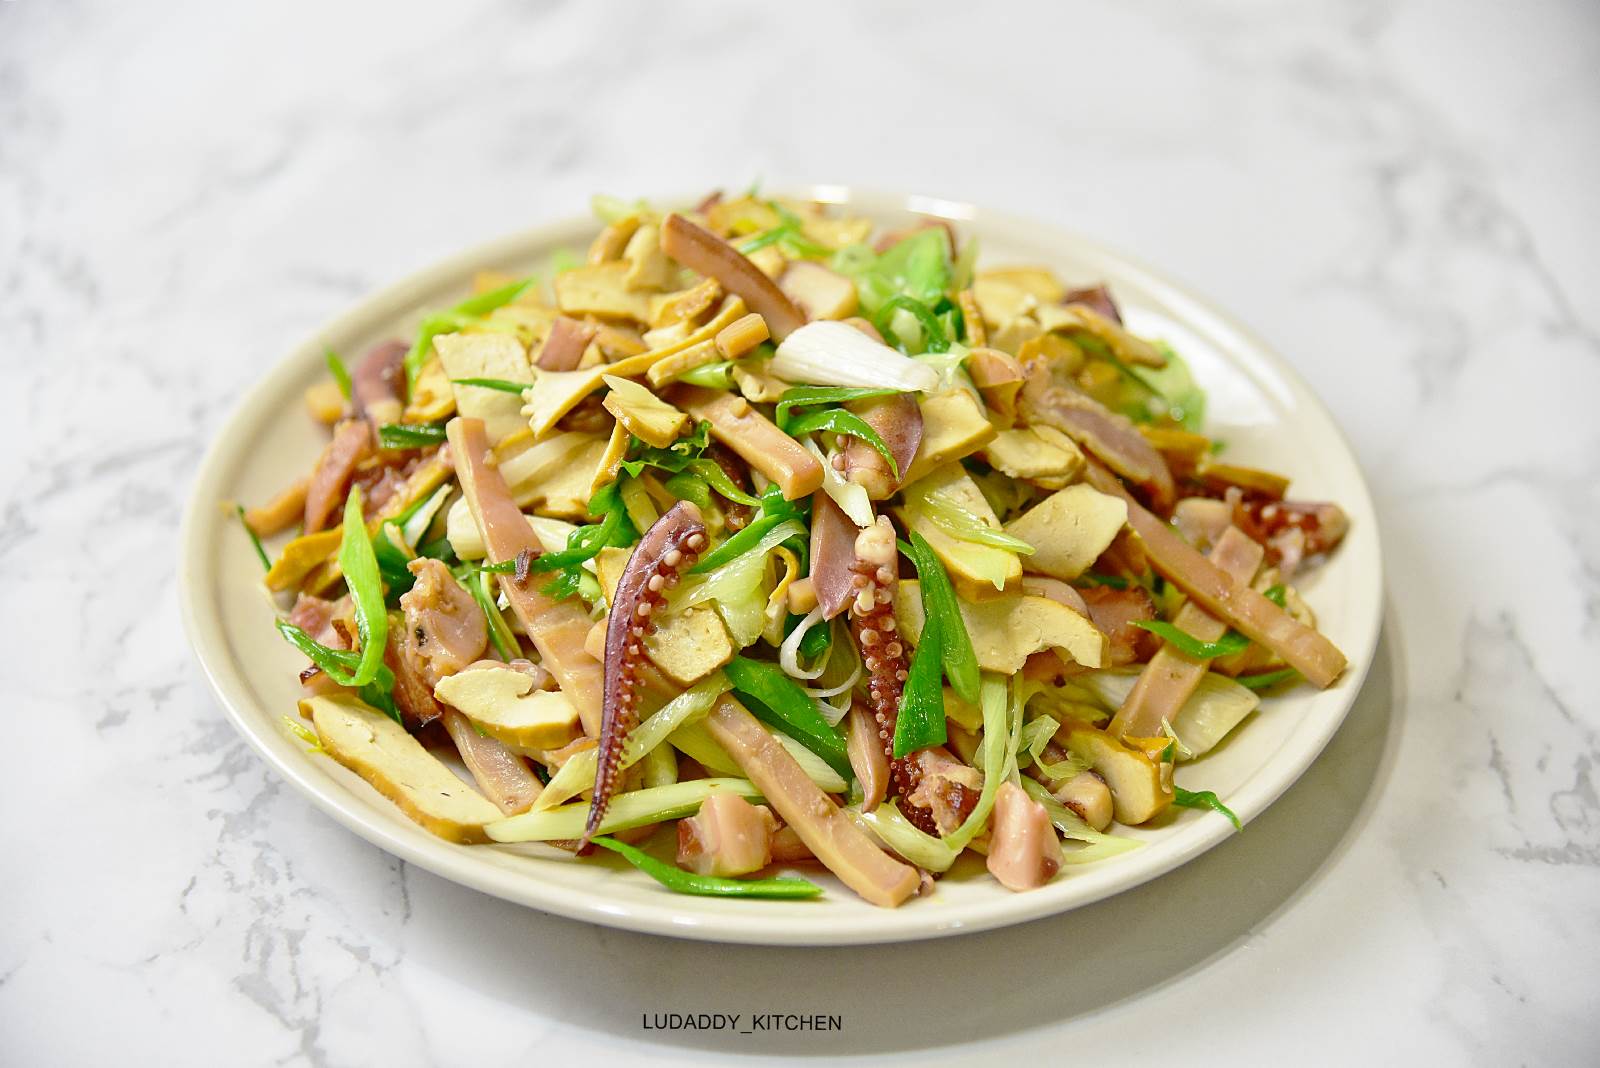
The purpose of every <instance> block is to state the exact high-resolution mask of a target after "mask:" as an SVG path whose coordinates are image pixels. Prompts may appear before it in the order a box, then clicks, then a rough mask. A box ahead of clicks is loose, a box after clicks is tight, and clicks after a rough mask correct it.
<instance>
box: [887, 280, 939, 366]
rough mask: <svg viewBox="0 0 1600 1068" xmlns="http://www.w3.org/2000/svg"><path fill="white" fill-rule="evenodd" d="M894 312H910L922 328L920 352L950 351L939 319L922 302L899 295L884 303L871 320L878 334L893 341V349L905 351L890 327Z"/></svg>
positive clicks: (903, 344) (903, 345) (902, 343)
mask: <svg viewBox="0 0 1600 1068" xmlns="http://www.w3.org/2000/svg"><path fill="white" fill-rule="evenodd" d="M896 311H904V312H910V313H911V315H912V316H913V317H914V318H915V319H916V320H917V323H918V325H920V326H921V327H922V351H924V352H948V351H950V335H949V334H947V333H945V329H944V326H943V324H941V323H940V322H939V317H938V316H937V315H935V314H933V312H932V310H931V309H929V307H928V306H927V305H926V304H924V303H922V301H920V300H918V299H917V298H915V297H909V296H907V295H906V294H904V293H901V294H899V295H897V296H893V297H890V298H889V299H888V300H886V301H884V302H883V306H882V307H880V308H879V309H878V314H877V315H876V316H874V317H873V320H872V321H873V325H874V326H876V327H877V328H878V333H880V334H882V335H883V336H884V337H885V338H886V339H888V340H891V341H893V342H894V345H895V347H896V348H898V349H899V350H900V351H901V352H905V351H906V345H905V343H904V342H902V341H901V340H900V337H899V335H897V334H896V333H895V332H894V328H893V326H892V325H891V323H892V320H893V319H894V313H895V312H896Z"/></svg>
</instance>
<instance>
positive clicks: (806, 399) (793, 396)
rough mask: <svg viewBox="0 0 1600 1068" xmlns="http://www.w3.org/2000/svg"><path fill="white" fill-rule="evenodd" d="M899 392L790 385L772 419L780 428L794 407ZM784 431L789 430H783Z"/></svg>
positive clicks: (893, 390)
mask: <svg viewBox="0 0 1600 1068" xmlns="http://www.w3.org/2000/svg"><path fill="white" fill-rule="evenodd" d="M899 392H901V391H900V390H898V389H888V388H880V387H877V386H791V387H790V388H788V389H786V390H784V391H783V395H782V396H780V397H779V398H778V403H777V405H776V406H775V408H774V409H773V419H774V421H776V422H777V424H778V426H779V428H780V429H781V428H783V427H784V426H785V425H786V424H787V423H788V422H789V419H790V415H789V413H790V412H791V411H793V410H794V409H795V408H804V407H808V406H810V405H815V404H843V403H844V402H845V401H853V400H867V399H869V398H871V397H887V396H889V395H890V394H892V393H899ZM784 433H789V432H788V431H787V430H785V431H784Z"/></svg>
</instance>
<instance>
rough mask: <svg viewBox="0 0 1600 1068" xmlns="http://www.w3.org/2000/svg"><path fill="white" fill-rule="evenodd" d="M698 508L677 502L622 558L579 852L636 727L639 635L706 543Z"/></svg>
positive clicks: (595, 825) (586, 845)
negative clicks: (624, 562)
mask: <svg viewBox="0 0 1600 1068" xmlns="http://www.w3.org/2000/svg"><path fill="white" fill-rule="evenodd" d="M707 540H708V539H707V537H706V525H705V520H704V519H703V518H702V517H701V515H700V509H699V508H697V507H695V506H694V504H693V503H691V502H689V501H679V502H678V503H677V504H676V505H674V506H673V508H672V510H671V511H669V512H667V514H666V515H664V516H662V517H661V518H660V519H658V520H656V521H655V523H653V524H652V525H651V527H650V529H649V530H647V531H645V534H644V537H643V538H642V539H641V540H640V542H639V544H638V546H637V547H636V548H635V549H634V550H633V555H632V556H630V557H629V558H628V566H627V568H625V569H624V570H623V572H622V578H621V579H619V580H618V582H617V592H616V596H615V597H613V598H612V601H611V613H610V615H609V616H608V618H607V621H606V649H605V652H606V662H605V697H604V700H603V703H602V706H601V707H602V712H601V720H600V744H599V749H598V758H599V759H598V760H597V762H596V764H595V773H594V795H593V800H591V801H590V803H589V819H588V821H587V824H586V825H585V826H584V829H583V837H582V838H581V839H580V840H579V842H578V854H579V855H580V856H582V855H585V854H587V853H589V852H590V851H591V850H592V849H593V848H594V847H593V846H592V845H590V839H592V838H593V837H594V836H595V834H596V833H598V831H599V830H600V823H601V821H602V820H604V819H605V814H606V807H607V806H608V805H610V803H611V796H612V794H614V793H615V792H616V789H617V781H618V777H619V775H620V771H621V768H620V765H621V762H622V750H623V747H624V746H625V745H626V744H627V742H628V735H629V734H631V733H633V729H634V728H635V727H637V726H638V725H639V690H640V678H639V675H640V669H641V667H642V666H643V663H644V659H645V652H644V639H645V637H646V636H647V635H649V634H650V633H651V631H652V630H654V629H655V624H656V616H657V614H658V613H659V612H660V611H661V608H662V606H663V605H664V604H665V603H666V599H667V591H669V590H671V589H672V587H674V586H676V585H677V584H678V580H679V579H680V578H681V577H682V576H683V572H684V571H685V570H687V569H688V568H690V567H692V566H693V565H694V563H695V561H696V560H697V559H699V556H700V554H701V553H702V552H704V551H705V548H706V544H707Z"/></svg>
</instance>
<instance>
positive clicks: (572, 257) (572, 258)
mask: <svg viewBox="0 0 1600 1068" xmlns="http://www.w3.org/2000/svg"><path fill="white" fill-rule="evenodd" d="M582 266H583V257H581V256H579V255H578V254H577V253H576V252H574V251H573V250H572V249H570V248H568V247H567V246H566V245H562V246H561V247H560V248H558V249H556V250H555V251H554V252H552V253H550V273H551V274H566V273H567V272H568V271H571V270H574V269H576V268H578V267H582Z"/></svg>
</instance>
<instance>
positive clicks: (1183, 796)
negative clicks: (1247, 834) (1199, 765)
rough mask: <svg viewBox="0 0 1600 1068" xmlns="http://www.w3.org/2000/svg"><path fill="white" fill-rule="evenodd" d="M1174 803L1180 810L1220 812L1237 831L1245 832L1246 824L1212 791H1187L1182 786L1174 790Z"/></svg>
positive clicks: (1175, 787)
mask: <svg viewBox="0 0 1600 1068" xmlns="http://www.w3.org/2000/svg"><path fill="white" fill-rule="evenodd" d="M1172 803H1173V804H1174V805H1177V806H1179V807H1180V808H1209V809H1211V810H1212V811H1213V812H1220V813H1222V814H1223V815H1224V816H1226V817H1228V822H1229V823H1231V824H1233V829H1234V830H1236V831H1242V830H1244V824H1242V823H1240V822H1239V817H1238V816H1235V815H1234V814H1233V810H1232V809H1231V808H1229V807H1228V806H1227V805H1224V804H1223V803H1222V801H1221V800H1220V799H1219V798H1218V797H1217V795H1216V794H1214V793H1212V792H1211V791H1210V790H1198V791H1196V790H1185V789H1184V788H1183V787H1181V786H1174V787H1173V788H1172Z"/></svg>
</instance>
